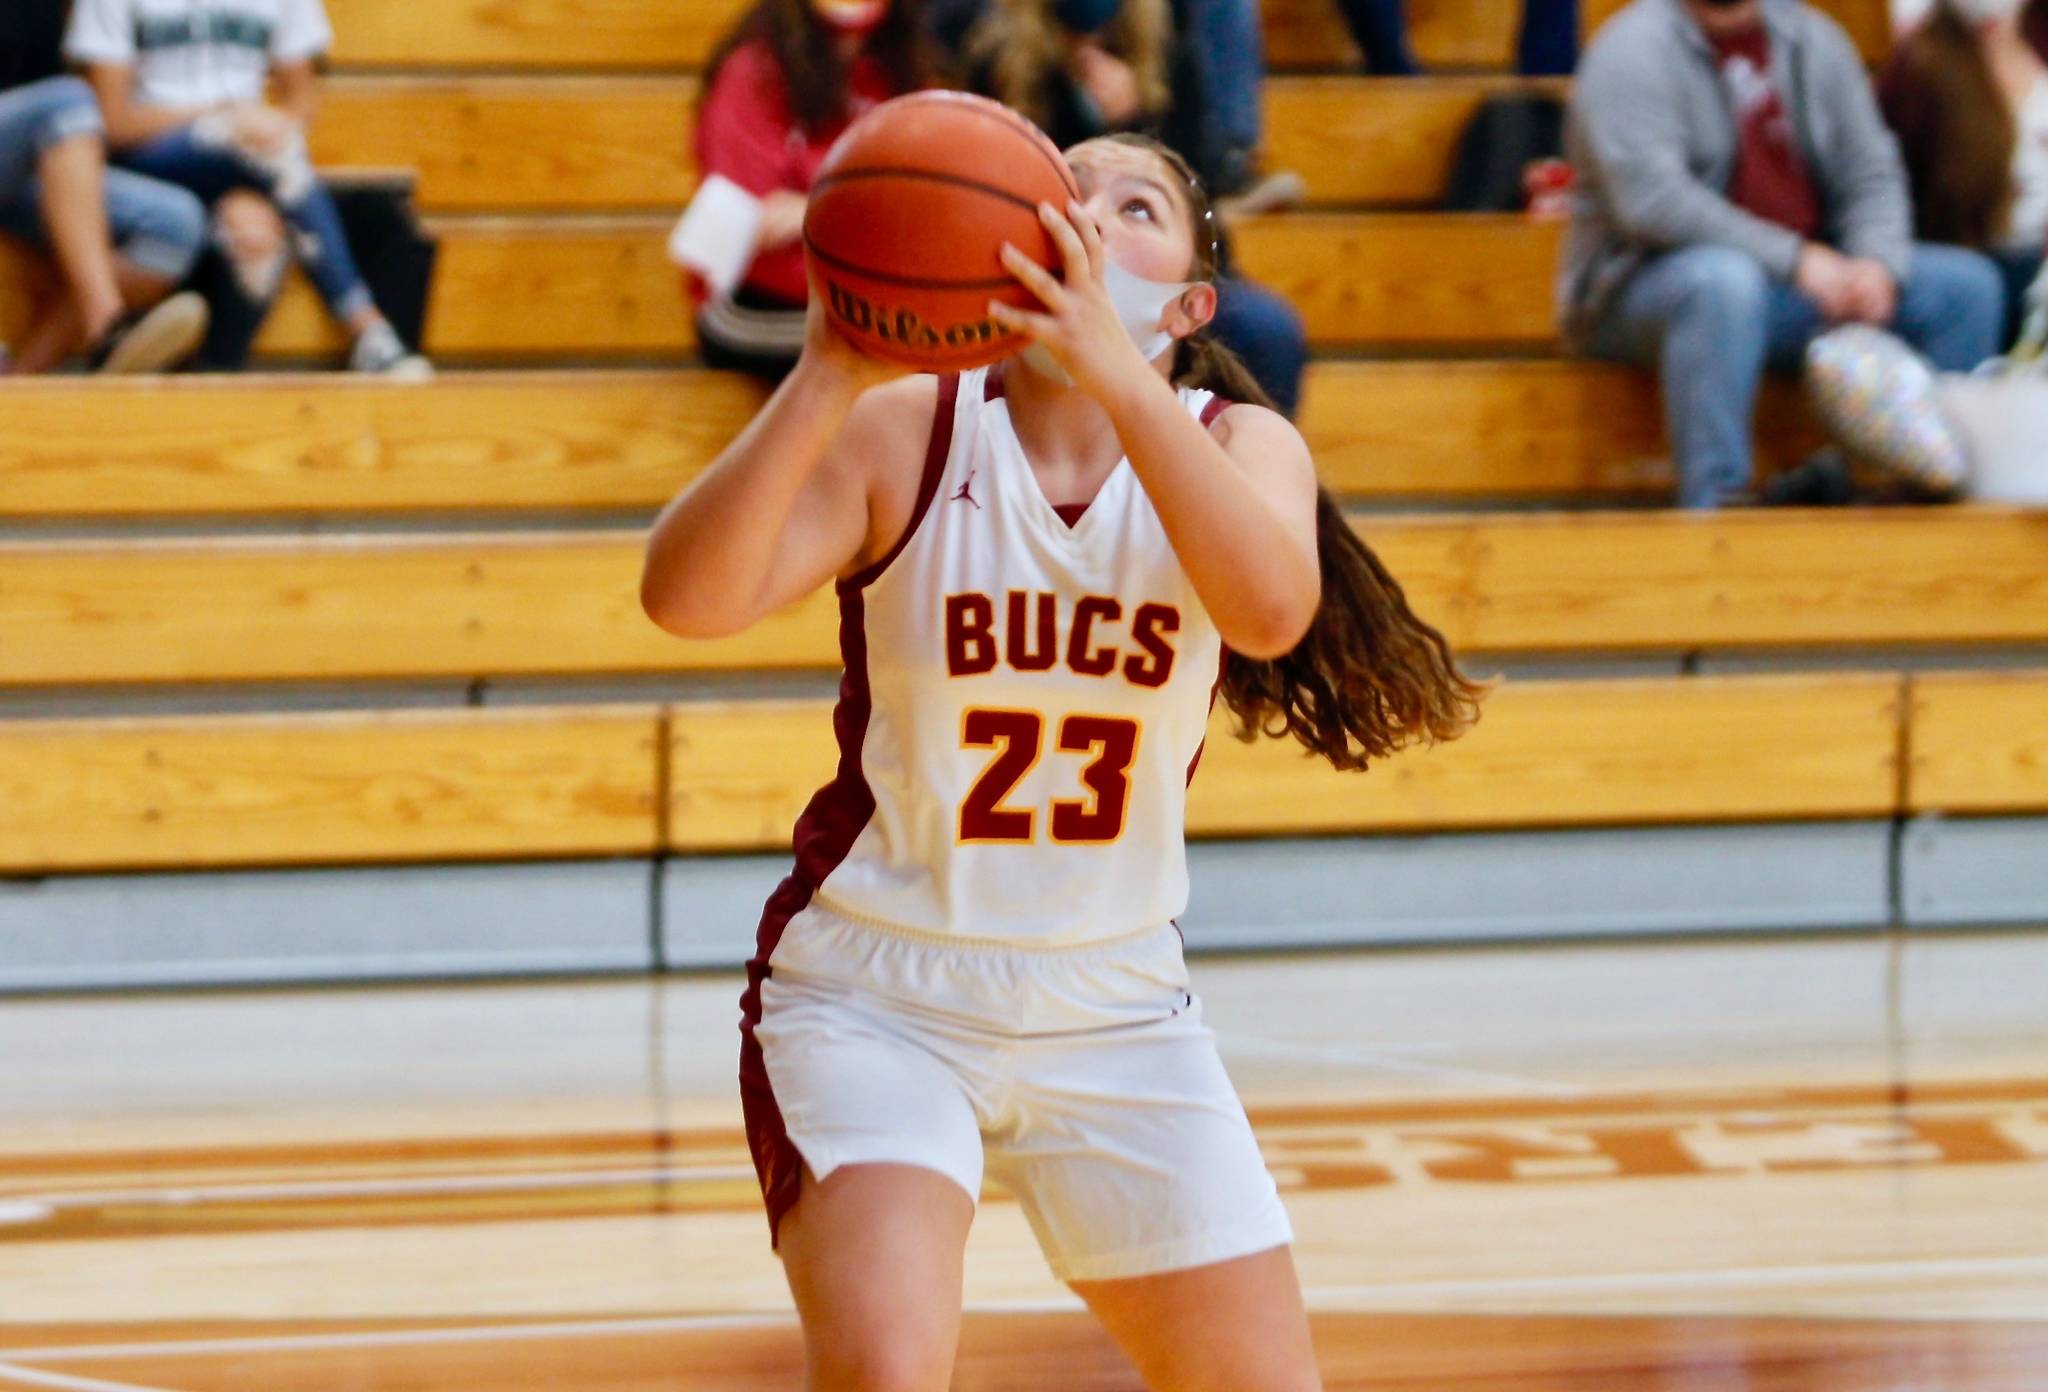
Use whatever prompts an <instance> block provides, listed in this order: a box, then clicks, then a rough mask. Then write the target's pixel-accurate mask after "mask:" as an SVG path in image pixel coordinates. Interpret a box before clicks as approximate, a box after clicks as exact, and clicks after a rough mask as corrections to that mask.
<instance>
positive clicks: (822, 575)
mask: <svg viewBox="0 0 2048 1392" xmlns="http://www.w3.org/2000/svg"><path fill="white" fill-rule="evenodd" d="M819 298H820V297H818V296H815V295H814V296H813V297H812V306H811V317H810V326H809V336H808V338H807V340H806V346H805V348H804V354H803V356H802V358H800V359H799V360H798V362H797V365H796V368H795V369H794V370H793V371H792V372H791V373H790V375H789V376H788V377H787V378H785V379H784V380H783V383H782V385H781V386H780V387H778V388H776V390H775V394H774V395H773V396H771V397H770V398H769V399H768V404H767V405H766V406H764V407H762V408H761V411H760V413H759V414H758V415H756V416H755V417H754V419H753V421H752V422H750V423H749V424H748V426H747V428H746V429H745V430H743V431H741V432H740V434H739V437H738V438H737V439H735V440H734V441H733V442H732V443H731V444H730V445H728V446H726V448H725V450H724V451H723V452H722V453H721V454H720V455H719V456H718V458H717V459H716V460H714V461H713V462H712V464H711V467H710V468H708V469H706V470H705V471H704V473H703V474H701V475H699V476H698V478H697V479H696V480H695V481H694V482H693V483H691V484H690V486H689V487H687V488H685V489H684V490H683V491H682V493H681V494H680V495H678V496H677V497H676V499H675V500H674V501H673V502H671V503H670V504H669V505H668V506H667V507H666V508H665V509H663V510H662V513H661V516H660V517H658V518H657V519H655V523H654V530H653V533H652V535H651V536H650V537H649V538H648V543H647V559H646V564H645V566H644V567H643V569H642V571H641V576H640V603H641V607H642V608H644V609H645V610H646V611H647V616H648V617H649V618H651V619H653V620H654V622H655V623H657V624H659V625H660V626H661V627H662V628H664V629H667V630H668V631H669V632H671V633H675V634H678V635H680V636H683V637H686V638H719V637H724V636H726V635H728V634H733V633H738V632H740V631H741V630H743V629H746V628H748V627H749V626H751V625H752V624H754V623H756V622H758V621H759V620H760V619H762V618H764V617H765V616H767V615H768V614H770V613H772V612H774V611H775V610H776V609H779V608H781V607H782V606H783V605H785V604H789V603H792V602H794V601H795V600H797V599H800V598H802V597H803V596H804V595H807V594H809V593H810V592H811V591H813V590H815V589H817V588H818V587H819V586H821V585H823V584H825V583H826V582H827V581H829V580H831V579H832V578H833V577H834V576H837V575H841V574H845V573H847V572H849V571H851V570H854V569H857V568H858V566H859V565H860V564H861V563H863V562H864V560H865V559H866V558H867V556H868V553H869V552H870V551H871V550H874V549H875V546H876V543H875V541H874V539H873V538H872V537H871V533H872V532H873V531H874V526H873V516H874V509H873V508H872V506H871V504H870V492H871V487H872V480H873V479H874V478H876V477H877V476H878V471H879V470H881V469H886V468H890V467H892V466H897V465H901V466H902V467H905V468H907V467H910V465H909V464H905V463H904V462H903V461H904V460H905V459H908V460H910V461H912V462H913V463H914V461H915V460H916V459H917V458H918V457H919V456H920V455H921V452H922V449H923V441H924V432H925V431H928V430H929V428H930V424H931V412H932V406H931V400H930V399H931V398H934V393H933V391H932V386H931V383H930V382H929V381H928V380H915V379H913V380H909V381H899V382H893V383H889V384H888V385H881V384H882V383H885V382H888V381H889V379H890V378H892V377H901V376H902V375H903V373H904V371H905V369H902V368H896V367H891V366H889V365H888V364H884V363H878V362H876V361H874V360H873V359H869V358H866V357H863V356H862V355H861V354H859V353H857V352H856V351H855V350H854V349H853V348H852V347H851V346H850V345H847V344H846V343H845V341H844V340H843V339H841V338H840V337H839V335H838V334H836V333H834V332H833V331H832V330H831V329H830V328H829V327H827V326H826V324H825V322H824V316H823V312H822V310H821V309H820V308H819V304H818V301H819ZM871 387H872V388H876V389H875V390H869V388H871ZM920 406H922V417H921V419H920Z"/></svg>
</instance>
